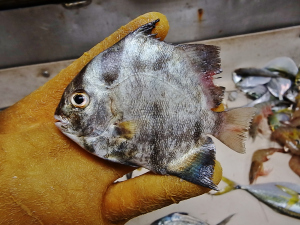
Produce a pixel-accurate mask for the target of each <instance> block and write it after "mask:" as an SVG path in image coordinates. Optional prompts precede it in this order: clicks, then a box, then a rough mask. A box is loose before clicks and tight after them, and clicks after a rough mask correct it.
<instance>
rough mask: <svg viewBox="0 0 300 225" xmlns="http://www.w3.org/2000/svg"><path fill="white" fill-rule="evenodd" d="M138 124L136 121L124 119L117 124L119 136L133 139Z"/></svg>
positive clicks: (116, 128)
mask: <svg viewBox="0 0 300 225" xmlns="http://www.w3.org/2000/svg"><path fill="white" fill-rule="evenodd" d="M136 128H137V125H136V123H135V122H134V121H124V122H121V123H119V124H117V125H116V127H115V130H116V133H117V135H118V136H119V137H121V138H125V139H132V138H133V137H134V135H135V133H136Z"/></svg>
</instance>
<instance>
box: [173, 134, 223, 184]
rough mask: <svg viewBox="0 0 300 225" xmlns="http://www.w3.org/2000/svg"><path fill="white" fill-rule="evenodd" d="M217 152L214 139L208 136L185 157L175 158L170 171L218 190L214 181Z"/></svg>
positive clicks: (195, 182)
mask: <svg viewBox="0 0 300 225" xmlns="http://www.w3.org/2000/svg"><path fill="white" fill-rule="evenodd" d="M215 154H216V148H215V145H214V143H213V140H212V139H211V138H210V137H207V139H206V141H205V143H204V144H203V145H202V146H200V148H197V149H192V150H190V151H189V152H188V153H187V154H186V155H184V156H183V157H180V158H179V159H175V160H173V161H172V162H171V163H170V164H169V165H168V168H167V170H168V173H169V174H171V175H175V176H177V177H180V178H182V179H183V180H186V181H189V182H192V183H194V184H198V185H201V186H203V187H207V188H210V189H214V190H218V187H217V186H216V185H215V184H214V183H213V182H212V177H213V174H214V166H215Z"/></svg>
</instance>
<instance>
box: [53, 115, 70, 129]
mask: <svg viewBox="0 0 300 225" xmlns="http://www.w3.org/2000/svg"><path fill="white" fill-rule="evenodd" d="M54 119H55V120H56V121H55V126H56V127H58V128H59V129H60V130H62V129H66V128H67V125H68V123H69V122H68V120H67V119H65V118H63V117H62V116H59V115H54Z"/></svg>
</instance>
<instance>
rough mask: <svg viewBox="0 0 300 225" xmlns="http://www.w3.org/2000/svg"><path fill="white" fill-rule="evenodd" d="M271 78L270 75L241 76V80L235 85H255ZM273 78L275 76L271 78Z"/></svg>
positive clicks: (240, 86)
mask: <svg viewBox="0 0 300 225" xmlns="http://www.w3.org/2000/svg"><path fill="white" fill-rule="evenodd" d="M271 79H272V78H271V77H259V76H256V77H245V78H242V80H241V81H239V82H238V83H236V86H237V87H239V88H242V89H243V88H248V87H255V86H257V85H262V84H266V83H268V82H269V81H270V80H271ZM273 79H275V78H273Z"/></svg>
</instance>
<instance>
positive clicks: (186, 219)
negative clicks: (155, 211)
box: [151, 212, 234, 225]
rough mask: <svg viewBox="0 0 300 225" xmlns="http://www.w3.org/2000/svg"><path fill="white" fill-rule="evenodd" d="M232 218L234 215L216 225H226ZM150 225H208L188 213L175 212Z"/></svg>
mask: <svg viewBox="0 0 300 225" xmlns="http://www.w3.org/2000/svg"><path fill="white" fill-rule="evenodd" d="M233 216H234V214H232V215H230V216H228V217H227V218H225V219H224V220H222V221H221V222H220V223H218V224H217V225H225V224H227V223H228V222H229V220H230V219H231V217H233ZM151 225H209V223H207V222H205V221H203V220H200V219H198V218H196V217H193V216H190V215H189V214H188V213H184V212H175V213H171V214H169V215H166V216H164V217H162V218H160V219H158V220H155V221H154V222H153V223H151Z"/></svg>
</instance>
